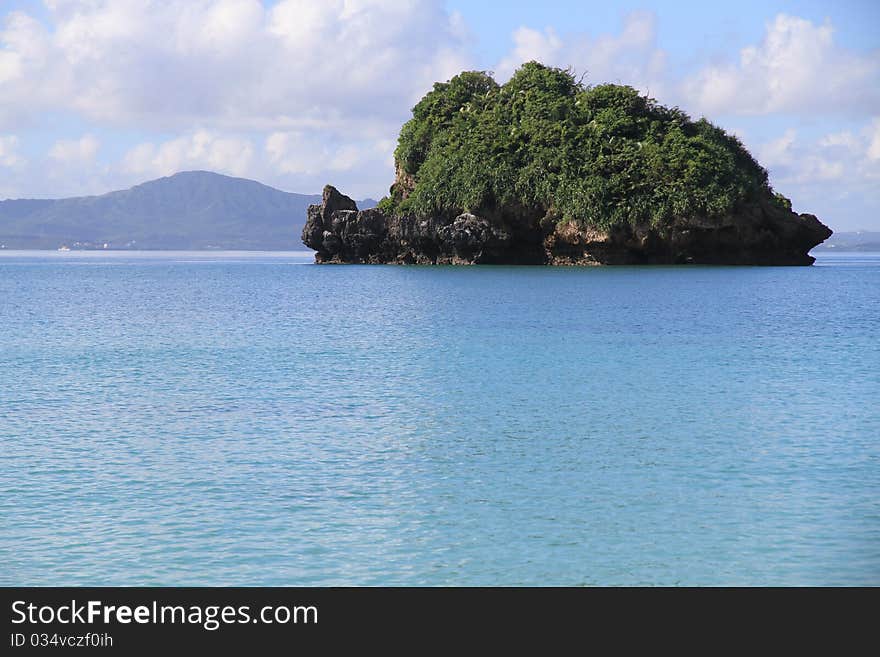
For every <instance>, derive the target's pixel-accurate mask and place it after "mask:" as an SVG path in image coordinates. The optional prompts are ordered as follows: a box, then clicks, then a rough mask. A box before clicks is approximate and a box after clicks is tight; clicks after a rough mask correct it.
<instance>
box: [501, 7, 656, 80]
mask: <svg viewBox="0 0 880 657" xmlns="http://www.w3.org/2000/svg"><path fill="white" fill-rule="evenodd" d="M656 28H657V19H656V16H655V15H654V14H652V13H651V12H646V11H637V12H633V13H630V14H628V15H627V16H626V17H625V18H624V22H623V28H622V30H621V31H620V33H619V34H617V35H601V36H598V37H590V36H588V35H583V34H579V35H573V36H569V37H567V38H563V37H560V36H559V35H558V34H557V33H556V31H555V30H554V29H553V28H546V29H545V30H543V31H538V30H535V29H532V28H529V27H521V28H519V29H518V30H516V31H515V32H514V33H513V41H514V47H513V50H512V52H511V53H510V54H509V55H507V56H506V57H504V58H503V59H502V60H501V62H499V64H498V65H497V67H496V71H497V72H498V78H499V79H500V80H506V79H508V78H509V77H510V76H511V75H512V74H513V71H514V70H515V69H516V68H517V67H518V66H520V65H521V64H523V63H524V62H527V61H529V60H537V61H539V62H541V63H543V64H547V65H552V66H559V67H562V68H566V67H569V66H570V67H572V68H573V69H574V70H575V71H576V72H578V73H581V74H586V77H585V80H586V81H587V82H589V83H592V84H599V83H603V82H618V83H622V84H629V85H631V86H634V87H636V88H638V89H640V90H642V91H643V92H649V93H650V94H651V95H653V96H657V95H658V94H662V93H663V88H664V84H663V79H664V77H665V69H666V54H665V52H664V51H663V50H661V49H660V48H658V47H657V29H656Z"/></svg>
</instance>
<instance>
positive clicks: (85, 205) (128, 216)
mask: <svg viewBox="0 0 880 657" xmlns="http://www.w3.org/2000/svg"><path fill="white" fill-rule="evenodd" d="M320 202H321V196H320V195H318V194H311V195H310V194H292V193H289V192H282V191H280V190H277V189H274V188H272V187H268V186H266V185H263V184H260V183H258V182H255V181H253V180H246V179H244V178H231V177H229V176H223V175H220V174H218V173H211V172H209V171H185V172H182V173H177V174H175V175H173V176H169V177H167V178H159V179H158V180H151V181H150V182H145V183H143V184H141V185H136V186H135V187H132V188H131V189H126V190H122V191H118V192H110V193H109V194H103V195H101V196H83V197H78V198H65V199H57V200H31V199H23V200H7V201H0V245H4V246H5V248H8V249H57V248H59V247H61V246H68V247H70V248H73V249H76V248H103V245H104V244H107V245H108V248H115V249H118V248H128V249H211V248H216V249H259V250H287V249H294V250H298V249H304V248H305V247H304V246H303V244H302V242H301V241H300V232H301V231H302V226H303V223H304V222H305V219H306V208H307V207H308V206H309V205H310V204H312V203H320ZM358 205H359V207H362V208H368V207H372V206H373V205H375V201H373V200H372V199H367V200H365V201H359V203H358Z"/></svg>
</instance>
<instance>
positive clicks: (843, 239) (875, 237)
mask: <svg viewBox="0 0 880 657" xmlns="http://www.w3.org/2000/svg"><path fill="white" fill-rule="evenodd" d="M813 250H814V251H880V233H878V232H871V231H867V230H859V231H856V232H851V233H834V235H832V236H831V237H829V238H828V239H827V240H825V241H824V242H822V243H821V244H820V245H819V246H817V247H815V248H814V249H813Z"/></svg>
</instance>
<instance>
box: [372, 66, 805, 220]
mask: <svg viewBox="0 0 880 657" xmlns="http://www.w3.org/2000/svg"><path fill="white" fill-rule="evenodd" d="M395 157H396V160H397V166H398V174H397V181H396V183H395V184H394V185H393V186H392V188H391V195H390V196H389V197H386V198H385V199H383V200H382V201H381V202H380V204H379V207H380V209H381V210H383V211H384V212H386V213H387V214H391V215H397V216H403V215H416V216H436V215H445V216H455V215H457V214H459V213H462V212H472V213H474V214H482V213H483V212H488V211H490V210H491V209H501V210H502V211H503V212H505V213H508V214H523V213H528V214H534V213H535V212H536V211H540V212H541V213H544V212H546V213H547V215H548V216H549V217H550V218H552V219H554V220H555V221H556V222H558V223H563V222H567V221H574V222H577V223H578V224H579V225H581V226H585V227H595V228H600V229H609V228H612V227H614V226H619V225H622V224H631V225H636V224H642V225H652V226H658V225H662V224H663V223H664V222H669V221H672V220H674V219H676V218H681V217H716V216H721V215H725V214H729V213H732V212H735V211H736V210H737V208H738V207H739V206H740V205H741V204H743V203H748V202H753V201H755V200H757V199H759V198H761V197H764V198H770V199H771V200H772V202H773V203H775V204H777V205H779V206H780V207H781V208H784V209H787V210H790V208H791V203H790V201H789V200H788V199H786V198H785V197H783V196H782V195H780V194H773V193H772V190H771V189H770V185H769V183H768V180H767V172H766V170H765V169H764V168H763V167H761V166H760V165H759V164H758V163H757V162H756V161H755V159H754V158H753V157H752V156H751V155H750V154H749V152H748V151H747V150H746V149H745V148H744V147H743V145H742V143H740V141H739V140H738V139H737V138H736V137H735V136H733V135H729V134H727V133H726V132H725V131H724V130H722V129H721V128H719V127H717V126H715V125H713V124H712V123H710V122H709V121H707V120H706V119H699V120H697V121H694V120H692V119H691V118H690V117H689V116H688V115H687V114H685V113H684V112H683V111H681V110H680V109H678V108H668V107H664V106H663V105H660V104H659V103H657V102H656V101H654V100H653V99H651V98H648V97H646V96H644V95H642V94H640V93H639V92H638V91H636V90H635V89H633V88H632V87H629V86H623V85H616V84H601V85H596V86H588V85H584V84H583V83H582V82H580V81H579V80H577V79H575V77H574V76H573V75H572V73H571V72H570V71H567V70H561V69H558V68H551V67H547V66H544V65H542V64H539V63H536V62H530V63H528V64H525V65H523V66H522V67H521V68H520V69H519V70H518V71H517V72H516V73H515V74H514V75H513V77H512V78H511V79H510V80H509V81H508V82H507V83H505V84H503V85H499V84H498V83H496V82H495V80H493V79H492V78H491V77H490V76H489V75H488V74H487V73H484V72H474V71H469V72H464V73H461V74H460V75H457V76H456V77H454V78H452V79H451V80H450V81H449V82H441V83H437V84H435V85H434V89H433V91H431V92H429V93H428V94H427V95H426V96H425V97H424V98H423V99H422V100H421V101H420V102H419V103H418V104H417V105H416V106H415V108H414V109H413V118H412V119H411V120H410V121H409V122H407V123H406V124H405V125H404V126H403V128H402V129H401V132H400V139H399V142H398V146H397V150H396V151H395Z"/></svg>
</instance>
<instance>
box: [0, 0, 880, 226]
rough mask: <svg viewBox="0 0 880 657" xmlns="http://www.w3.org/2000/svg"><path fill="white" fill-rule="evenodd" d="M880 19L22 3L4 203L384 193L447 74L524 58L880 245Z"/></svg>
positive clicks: (13, 53)
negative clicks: (656, 111) (175, 192)
mask: <svg viewBox="0 0 880 657" xmlns="http://www.w3.org/2000/svg"><path fill="white" fill-rule="evenodd" d="M877 25H880V3H878V2H875V1H873V0H871V1H869V0H850V1H848V2H847V1H843V2H836V3H829V2H772V1H765V2H756V1H753V0H743V1H740V2H737V3H702V2H701V3H696V2H694V3H686V2H660V1H655V2H640V3H636V2H625V3H614V4H612V3H607V2H574V1H556V2H554V1H552V0H545V1H544V2H527V1H525V0H514V1H508V2H473V1H471V2H466V1H464V0H450V1H448V2H444V1H442V0H321V1H310V0H278V1H276V2H270V1H268V0H266V1H263V2H260V1H259V0H161V1H159V0H46V1H45V2H42V1H38V0H2V1H0V97H2V98H3V103H2V104H0V198H8V197H9V198H19V197H57V196H69V195H83V194H95V193H103V192H106V191H109V190H111V189H117V188H124V187H128V186H130V185H132V184H136V183H138V182H142V181H144V180H148V179H151V178H155V177H159V176H162V175H169V174H171V173H174V172H175V171H178V170H186V169H211V170H215V171H219V172H222V173H228V174H231V175H240V176H245V177H249V178H254V179H256V180H260V181H262V182H265V183H267V184H270V185H273V186H276V187H279V188H281V189H285V190H289V191H299V192H311V193H313V192H315V191H317V190H319V189H320V188H321V186H322V185H323V184H324V183H326V182H332V183H334V184H336V185H337V186H339V187H340V188H341V189H343V190H344V191H346V192H347V193H350V194H351V195H353V196H358V197H363V196H368V195H369V196H374V197H379V196H381V195H383V194H384V193H385V191H386V189H387V186H388V184H389V183H390V182H391V180H392V178H393V161H392V156H391V153H392V151H393V148H394V143H395V140H396V137H397V131H398V129H399V127H400V124H401V122H402V121H404V120H406V118H407V115H408V112H409V109H410V108H411V107H412V105H413V104H414V102H415V101H416V100H417V99H418V98H419V97H420V96H421V95H422V94H424V92H425V91H427V90H428V89H429V88H430V85H431V83H432V82H433V81H435V80H443V79H447V78H448V77H450V76H451V75H453V74H454V73H456V72H458V71H460V70H463V69H482V70H491V71H494V72H495V73H496V77H497V78H499V80H502V81H503V80H504V79H505V78H506V77H507V76H509V75H510V74H511V72H512V71H513V70H514V69H515V68H516V66H518V65H519V64H521V63H522V62H523V61H527V60H529V59H538V60H540V61H543V62H544V63H547V64H551V65H556V66H571V67H573V68H574V69H576V70H577V71H580V72H585V73H586V74H587V78H586V79H587V81H588V82H590V83H598V82H605V81H612V82H621V83H626V84H631V85H633V86H635V87H637V88H639V89H640V90H642V91H643V92H645V93H649V94H650V95H652V96H654V97H656V98H658V99H659V100H660V101H662V102H664V103H667V104H670V105H678V106H679V107H681V108H683V109H685V110H686V111H687V112H689V113H690V114H692V115H694V116H702V115H705V116H707V117H708V118H710V119H711V120H712V121H714V122H715V123H717V124H719V125H721V126H722V127H724V128H725V129H727V130H728V131H730V132H733V133H735V134H737V135H738V136H739V137H740V138H741V139H742V140H743V141H744V142H745V143H746V145H747V146H748V147H749V148H750V149H751V150H752V151H753V153H755V154H756V156H757V157H758V159H759V160H760V161H761V162H762V164H764V165H765V166H766V167H767V168H768V170H769V171H770V174H771V182H772V184H773V185H774V187H775V188H776V189H778V190H779V191H781V192H783V193H784V194H786V195H788V196H789V197H791V198H792V201H793V203H794V207H795V209H796V210H799V211H808V212H813V213H815V214H817V215H818V216H819V217H820V218H821V219H823V220H824V221H825V222H826V223H828V224H829V225H830V226H831V227H832V228H835V229H836V230H855V229H869V230H880V192H878V189H880V30H877V27H876V26H877Z"/></svg>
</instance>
